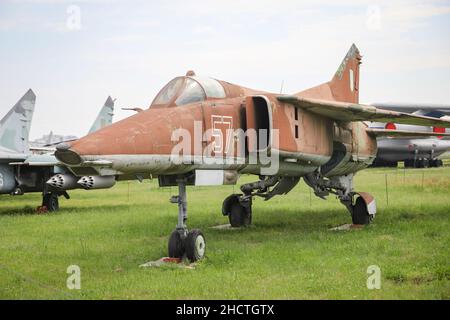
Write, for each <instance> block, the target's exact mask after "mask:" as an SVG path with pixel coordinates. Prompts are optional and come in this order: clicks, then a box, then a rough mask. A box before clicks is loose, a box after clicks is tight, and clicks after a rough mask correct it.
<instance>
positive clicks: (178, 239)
mask: <svg viewBox="0 0 450 320" xmlns="http://www.w3.org/2000/svg"><path fill="white" fill-rule="evenodd" d="M177 183H178V195H177V196H173V197H172V198H171V199H170V202H171V203H176V204H178V223H177V227H176V229H175V230H174V231H173V232H172V234H171V235H170V238H169V245H168V249H169V257H171V258H183V257H184V256H185V255H186V257H187V258H188V259H189V260H190V261H192V262H194V261H197V260H200V259H202V258H203V257H204V256H205V248H206V240H205V236H204V235H203V233H202V232H201V230H199V229H193V230H191V231H188V229H187V225H186V221H187V199H186V180H185V179H184V178H180V179H178V180H177Z"/></svg>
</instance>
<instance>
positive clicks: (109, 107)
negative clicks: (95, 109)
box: [89, 96, 114, 133]
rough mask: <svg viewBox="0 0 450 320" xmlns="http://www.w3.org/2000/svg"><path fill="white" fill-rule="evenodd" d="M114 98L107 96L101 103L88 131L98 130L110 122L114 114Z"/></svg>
mask: <svg viewBox="0 0 450 320" xmlns="http://www.w3.org/2000/svg"><path fill="white" fill-rule="evenodd" d="M113 112H114V100H113V99H111V97H110V96H109V97H108V99H106V101H105V104H104V105H103V107H102V109H101V110H100V113H99V114H98V116H97V118H96V119H95V121H94V123H93V124H92V127H91V129H90V130H89V133H92V132H95V131H97V130H100V129H101V128H103V127H106V126H109V125H110V124H111V123H112V119H113V115H114V113H113Z"/></svg>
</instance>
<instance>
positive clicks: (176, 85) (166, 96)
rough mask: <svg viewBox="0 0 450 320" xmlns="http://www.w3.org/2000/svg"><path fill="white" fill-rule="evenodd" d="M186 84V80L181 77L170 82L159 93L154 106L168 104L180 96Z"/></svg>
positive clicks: (153, 103)
mask: <svg viewBox="0 0 450 320" xmlns="http://www.w3.org/2000/svg"><path fill="white" fill-rule="evenodd" d="M183 84H184V78H183V77H179V78H175V79H173V80H172V81H170V82H169V83H168V84H166V86H165V87H164V88H163V89H162V90H161V91H160V92H159V93H158V95H157V96H156V98H155V99H154V100H153V102H152V106H153V105H163V104H168V103H169V102H170V101H172V99H173V98H174V97H175V96H176V95H177V94H178V92H179V91H180V89H181V87H182V86H183Z"/></svg>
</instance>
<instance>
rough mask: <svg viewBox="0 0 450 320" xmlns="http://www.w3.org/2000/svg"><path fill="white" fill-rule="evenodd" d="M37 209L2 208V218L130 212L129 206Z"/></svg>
mask: <svg viewBox="0 0 450 320" xmlns="http://www.w3.org/2000/svg"><path fill="white" fill-rule="evenodd" d="M37 208H38V207H37V206H36V207H31V206H24V207H2V208H0V216H22V215H49V214H53V215H55V214H65V213H70V214H77V213H83V212H86V211H93V210H98V211H99V212H113V211H115V212H117V211H125V210H128V208H129V206H128V205H126V204H123V205H101V206H95V207H93V206H65V207H63V208H60V209H59V210H58V211H54V212H43V213H41V212H38V210H37Z"/></svg>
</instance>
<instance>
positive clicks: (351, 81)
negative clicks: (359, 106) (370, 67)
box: [328, 44, 361, 103]
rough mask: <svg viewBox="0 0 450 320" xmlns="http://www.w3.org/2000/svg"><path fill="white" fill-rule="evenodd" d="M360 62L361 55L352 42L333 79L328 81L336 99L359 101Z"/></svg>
mask: <svg viewBox="0 0 450 320" xmlns="http://www.w3.org/2000/svg"><path fill="white" fill-rule="evenodd" d="M360 64H361V55H360V54H359V50H358V48H357V47H356V46H355V44H352V46H351V47H350V50H348V52H347V54H346V55H345V58H344V60H342V63H341V65H340V66H339V68H338V69H337V71H336V73H335V74H334V77H333V79H331V81H330V82H328V84H329V86H330V89H331V93H332V95H333V97H334V99H335V100H336V101H342V102H354V103H359V65H360Z"/></svg>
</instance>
